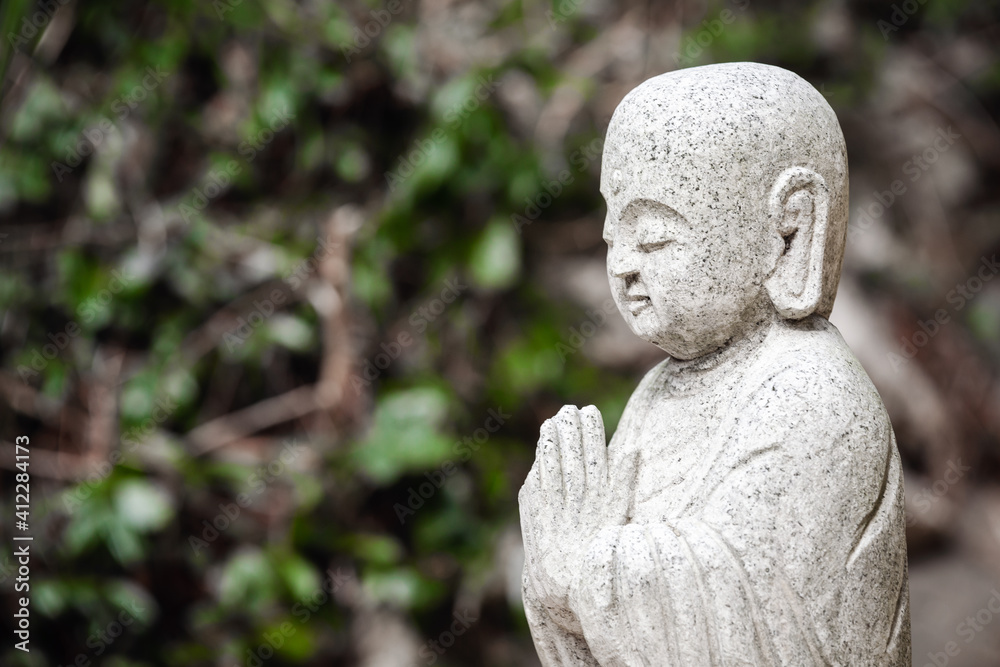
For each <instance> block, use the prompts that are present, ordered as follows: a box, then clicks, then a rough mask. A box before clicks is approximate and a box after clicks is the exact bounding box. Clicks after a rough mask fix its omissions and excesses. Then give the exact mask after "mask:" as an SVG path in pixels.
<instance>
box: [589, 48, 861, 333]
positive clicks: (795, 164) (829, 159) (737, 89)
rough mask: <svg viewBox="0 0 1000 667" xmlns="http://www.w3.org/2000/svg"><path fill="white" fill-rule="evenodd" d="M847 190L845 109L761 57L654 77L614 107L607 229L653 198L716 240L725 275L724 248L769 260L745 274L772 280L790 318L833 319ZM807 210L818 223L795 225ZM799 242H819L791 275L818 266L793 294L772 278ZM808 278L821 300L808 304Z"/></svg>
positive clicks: (605, 187)
mask: <svg viewBox="0 0 1000 667" xmlns="http://www.w3.org/2000/svg"><path fill="white" fill-rule="evenodd" d="M847 186H848V183H847V150H846V147H845V145H844V137H843V134H842V133H841V130H840V125H839V123H838V122H837V117H836V114H835V113H834V112H833V110H832V109H831V108H830V105H829V104H827V102H826V100H825V99H824V98H823V96H822V95H821V94H820V93H819V91H817V90H816V89H815V88H813V87H812V86H811V85H810V84H809V83H808V82H806V81H805V80H804V79H802V78H801V77H799V76H798V75H796V74H794V73H792V72H789V71H787V70H784V69H781V68H778V67H771V66H769V65H761V64H756V63H728V64H721V65H708V66H704V67H694V68H690V69H684V70H679V71H675V72H670V73H667V74H663V75H660V76H657V77H654V78H652V79H649V80H647V81H645V82H644V83H642V84H641V85H640V86H638V87H637V88H635V89H634V90H632V91H631V92H630V93H629V94H628V95H626V96H625V98H624V99H623V100H622V102H621V103H620V104H619V106H618V108H617V109H616V110H615V113H614V116H613V117H612V119H611V124H610V126H609V128H608V136H607V140H606V142H605V153H604V162H603V168H602V173H601V192H602V193H603V194H604V196H605V199H606V200H607V202H608V222H607V225H606V229H605V235H606V237H607V236H608V235H609V234H610V235H613V233H614V229H613V228H614V227H615V225H617V224H618V223H619V222H622V221H623V220H626V219H627V218H628V217H629V216H630V215H633V214H634V213H635V210H634V209H635V207H636V206H640V208H641V206H642V205H641V204H637V202H647V204H648V205H649V206H653V204H654V203H655V204H656V205H659V206H662V207H665V208H664V210H669V214H670V215H671V216H675V217H676V218H677V219H678V220H684V221H685V222H686V224H687V225H688V226H690V227H692V228H693V229H694V230H695V233H696V235H700V236H701V237H702V238H701V241H702V244H703V245H705V244H708V245H711V246H712V247H713V248H714V250H715V252H713V253H711V256H712V257H714V260H715V261H716V262H717V263H718V267H717V268H718V269H719V270H720V271H725V270H727V267H726V265H727V264H729V263H731V260H732V259H733V258H732V256H730V255H729V254H728V253H725V252H723V248H724V247H725V246H728V247H730V248H732V247H740V248H742V253H743V256H744V257H746V258H747V259H748V261H749V259H750V258H751V256H752V257H756V258H761V259H762V261H761V262H759V266H757V267H756V269H755V272H753V273H752V275H746V276H744V279H745V280H753V281H756V282H757V283H758V284H764V283H765V282H767V281H768V280H769V279H771V280H772V282H771V283H768V287H767V289H768V290H769V292H770V293H771V296H772V300H773V301H774V305H775V307H776V308H777V310H778V312H779V313H781V314H782V315H783V316H784V317H787V318H791V319H796V318H799V317H804V316H806V315H809V314H812V313H817V314H820V315H824V316H828V315H829V313H830V310H831V309H832V307H833V299H834V296H835V295H836V288H837V282H838V280H839V277H840V276H839V274H840V265H841V259H842V257H843V248H844V240H845V236H846V231H847V214H848V187H847ZM801 193H805V194H801ZM820 205H822V208H823V209H824V210H822V211H821V210H819V206H820ZM803 206H806V207H811V209H810V210H812V211H813V213H815V214H816V215H817V217H818V218H821V219H820V220H818V221H817V224H816V225H813V226H811V227H809V228H808V229H806V228H805V227H803V231H804V233H803V234H801V235H800V234H799V233H798V231H797V229H798V228H795V229H793V226H794V221H795V219H797V218H796V216H797V215H798V213H797V212H798V211H799V209H801V208H802V207H803ZM630 207H631V208H630ZM789 220H791V222H790V221H789ZM814 232H815V233H817V236H816V238H812V237H813V236H814ZM806 235H808V236H809V237H810V238H809V239H804V238H803V237H804V236H806ZM796 238H797V240H798V242H799V245H803V244H802V242H803V241H804V240H805V241H807V242H808V245H809V246H810V247H809V248H802V252H800V253H799V255H800V257H799V258H798V259H796V258H791V259H788V260H787V261H784V264H786V265H788V266H787V267H786V268H785V269H784V275H785V277H788V274H789V273H790V272H791V273H792V274H794V273H795V271H793V269H796V267H793V266H791V265H792V264H799V263H800V260H801V261H804V262H806V263H809V261H810V259H811V260H812V262H811V263H812V271H811V273H810V270H809V269H810V267H808V266H806V267H804V268H803V267H798V268H799V269H802V270H803V271H804V273H803V276H802V277H803V281H804V283H803V289H802V290H799V292H800V293H798V294H791V295H790V296H788V299H784V297H782V296H781V295H777V292H778V291H780V290H778V289H777V288H776V287H774V283H773V281H774V280H775V279H774V274H776V273H777V274H781V273H782V270H783V269H782V263H783V261H782V260H783V259H784V255H785V250H784V248H785V247H786V246H788V247H789V249H790V250H793V251H794V248H793V244H794V241H795V240H796ZM786 242H787V243H786ZM779 245H780V246H781V247H780V248H779ZM817 261H818V264H817ZM609 270H610V267H609ZM792 277H793V278H794V277H795V276H794V275H793V276H792ZM805 283H809V284H808V285H807V284H805ZM810 285H811V288H812V290H813V292H815V298H813V299H812V302H811V304H805V302H804V299H805V300H808V299H807V297H808V292H809V288H810ZM772 288H773V289H772ZM797 289H798V288H797V287H793V288H792V291H793V292H795V291H796V290H797ZM803 295H804V296H803ZM734 307H735V305H734Z"/></svg>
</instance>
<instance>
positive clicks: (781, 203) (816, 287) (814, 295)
mask: <svg viewBox="0 0 1000 667" xmlns="http://www.w3.org/2000/svg"><path fill="white" fill-rule="evenodd" d="M829 202H830V196H829V192H828V190H827V187H826V181H824V180H823V177H822V176H820V175H819V174H817V173H816V172H815V171H813V170H812V169H807V168H805V167H791V168H789V169H786V170H785V171H783V172H782V173H781V175H780V176H778V179H777V180H776V181H775V183H774V186H773V187H772V188H771V195H770V197H769V199H768V213H769V216H770V222H771V227H770V228H771V230H772V232H773V233H774V234H776V235H778V236H779V237H780V238H781V239H782V240H783V241H784V250H783V251H782V252H781V254H780V256H779V257H778V259H777V262H776V263H775V266H774V270H773V271H772V272H771V275H770V276H769V277H768V279H767V281H766V282H765V283H764V285H765V287H766V288H767V293H768V295H769V296H770V297H771V302H772V303H773V304H774V307H775V309H776V310H777V311H778V314H780V315H781V316H782V317H784V318H787V319H792V320H798V319H802V318H803V317H806V316H808V315H811V314H812V313H813V312H814V311H815V310H816V308H817V307H818V306H819V302H820V299H821V298H822V297H823V259H824V252H825V249H826V233H827V218H828V214H829Z"/></svg>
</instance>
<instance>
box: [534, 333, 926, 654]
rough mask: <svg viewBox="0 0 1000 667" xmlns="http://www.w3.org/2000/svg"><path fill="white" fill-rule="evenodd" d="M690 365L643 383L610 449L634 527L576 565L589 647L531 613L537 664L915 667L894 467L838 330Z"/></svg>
mask: <svg viewBox="0 0 1000 667" xmlns="http://www.w3.org/2000/svg"><path fill="white" fill-rule="evenodd" d="M723 356H725V355H723ZM685 364H686V362H676V361H674V360H667V361H665V362H663V363H662V364H660V365H658V366H657V367H655V368H654V369H652V370H651V371H650V372H649V373H648V374H647V375H646V377H645V378H644V379H643V381H642V383H641V384H640V385H639V387H638V389H637V390H636V391H635V393H634V394H633V396H632V398H631V399H630V401H629V403H628V406H627V407H626V409H625V412H624V414H623V416H622V419H621V422H620V424H619V427H618V430H617V432H616V433H615V435H614V437H613V438H612V441H611V443H610V445H609V457H610V458H611V460H612V461H614V460H615V459H620V458H621V457H623V456H625V455H626V454H627V453H628V452H630V451H633V450H635V449H636V448H638V449H639V450H641V454H640V456H641V460H640V463H639V467H638V473H637V477H636V479H635V483H634V484H633V486H632V488H630V489H626V490H624V492H628V493H631V494H633V495H632V501H631V505H630V508H631V509H630V512H629V518H628V520H627V522H626V523H625V525H617V526H605V527H602V528H601V529H600V530H599V532H597V533H596V536H595V537H593V539H592V540H591V541H590V543H589V544H588V545H587V546H586V548H585V553H584V554H583V555H582V556H581V557H580V562H579V564H578V565H579V567H578V574H577V575H576V577H575V581H574V583H573V586H572V588H571V590H570V596H569V601H570V606H571V612H572V614H574V615H575V616H576V618H577V619H578V620H579V625H580V627H582V630H583V636H582V637H581V636H579V635H577V634H573V633H571V632H569V631H567V630H565V629H564V628H563V627H561V626H559V625H557V624H556V623H555V622H554V621H553V619H551V618H549V617H548V615H547V613H546V612H545V611H544V610H543V609H542V608H541V607H540V606H539V605H537V604H536V603H535V602H534V601H533V600H531V599H530V597H527V598H526V600H525V603H526V610H527V614H528V620H529V623H530V625H531V627H532V633H533V635H534V637H535V643H536V647H537V648H538V651H539V655H540V656H541V658H542V663H543V664H544V665H546V666H557V665H558V666H562V665H601V666H602V667H637V666H640V665H649V666H653V665H655V666H658V667H659V666H663V665H670V666H678V667H691V666H702V665H705V666H708V665H711V666H716V665H719V666H726V667H729V666H735V665H741V666H742V665H746V666H751V665H753V666H765V665H794V666H797V667H798V666H803V665H817V666H818V665H844V666H850V667H860V666H866V665H873V666H874V665H878V666H882V665H885V666H892V667H903V666H904V665H905V666H907V667H908V666H909V665H910V639H909V632H910V622H909V608H908V600H909V595H908V590H907V578H906V543H905V534H904V533H905V525H904V513H903V477H902V469H901V465H900V459H899V453H898V451H897V449H896V444H895V437H894V435H893V432H892V426H891V424H890V423H889V419H888V416H887V415H886V412H885V409H884V407H883V405H882V402H881V400H880V398H879V396H878V393H877V392H876V390H875V388H874V386H873V385H872V384H871V381H870V380H869V378H868V376H867V375H866V373H865V372H864V370H863V369H862V367H861V365H860V364H859V363H858V361H857V360H856V359H855V357H854V356H853V354H852V353H851V351H850V350H849V349H848V347H847V345H846V343H845V342H844V341H843V339H842V338H841V336H840V334H839V332H837V330H836V329H835V328H834V327H833V326H832V325H831V324H830V323H829V322H827V321H826V320H825V319H823V318H821V317H816V316H814V317H809V318H807V319H806V320H804V321H802V322H797V323H789V322H782V323H779V324H778V325H776V326H774V327H773V328H771V330H770V332H769V333H768V334H767V337H766V338H765V339H764V340H763V341H762V342H761V343H760V344H759V345H757V347H756V348H755V350H754V351H753V352H750V353H749V354H747V355H745V356H739V355H737V356H732V355H730V356H728V357H726V358H724V359H722V358H714V357H713V358H712V359H711V360H710V361H708V362H701V361H698V360H696V361H695V362H694V364H693V365H692V364H687V365H685ZM653 414H655V415H657V418H656V419H650V415H653ZM526 576H527V574H526ZM526 591H527V588H526ZM526 596H527V592H526Z"/></svg>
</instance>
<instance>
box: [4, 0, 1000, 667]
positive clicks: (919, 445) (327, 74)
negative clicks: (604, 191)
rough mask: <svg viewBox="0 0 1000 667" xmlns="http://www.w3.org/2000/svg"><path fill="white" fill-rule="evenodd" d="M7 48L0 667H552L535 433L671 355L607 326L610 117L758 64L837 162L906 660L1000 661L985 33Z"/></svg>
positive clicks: (607, 396)
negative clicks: (20, 548) (872, 391)
mask: <svg viewBox="0 0 1000 667" xmlns="http://www.w3.org/2000/svg"><path fill="white" fill-rule="evenodd" d="M0 27H2V47H0V49H2V50H0V81H2V83H3V87H2V101H0V141H2V147H0V302H2V308H3V314H2V320H0V406H2V409H0V441H2V442H0V448H2V451H0V466H2V468H3V471H2V475H0V479H2V493H0V512H2V521H0V525H2V526H3V533H2V540H0V580H2V582H0V585H2V595H3V597H2V598H0V605H2V610H3V613H2V616H3V621H2V622H0V627H2V628H3V633H2V636H3V637H4V638H5V639H4V641H3V644H2V646H0V663H2V664H3V665H12V666H13V665H71V664H72V665H81V666H85V665H91V664H93V665H111V666H114V667H125V666H139V665H212V666H219V667H232V666H235V665H247V666H258V665H262V664H268V665H275V666H277V665H363V666H366V667H395V666H406V667H409V666H411V665H431V664H438V665H487V666H497V667H499V666H506V665H537V664H538V663H537V658H536V657H535V654H534V650H533V647H532V644H531V639H530V636H529V634H528V630H527V625H526V623H525V620H524V615H523V611H522V608H521V604H520V593H519V577H520V568H521V561H522V557H523V556H522V549H521V543H520V534H519V529H518V519H517V507H516V494H517V490H518V488H519V487H520V484H521V482H522V480H523V478H524V475H525V474H526V472H527V470H528V468H529V466H530V464H531V461H532V459H533V454H534V444H535V441H536V439H537V434H538V428H539V425H540V424H541V422H542V421H543V420H544V419H545V418H547V417H549V416H551V415H552V414H554V413H555V412H556V411H557V410H558V408H559V407H560V406H562V405H563V404H564V403H573V404H577V405H581V406H582V405H585V404H590V403H594V404H596V405H597V406H599V407H600V409H601V410H602V412H603V414H604V418H605V421H606V427H607V430H608V431H609V433H610V432H611V431H612V430H613V429H614V427H615V425H616V423H617V420H618V418H619V416H620V414H621V411H622V409H623V407H624V404H625V401H626V400H627V398H628V396H629V395H630V393H631V392H632V390H633V389H634V388H635V386H636V384H637V383H638V381H639V379H640V378H641V377H642V375H643V373H644V372H645V371H646V370H647V369H648V368H650V367H651V366H652V365H654V364H655V363H656V362H657V361H658V360H659V359H660V358H662V356H661V355H662V353H661V352H659V351H658V350H657V349H656V348H654V347H653V346H651V345H649V344H646V343H644V342H642V341H640V340H639V339H637V338H636V337H635V336H633V335H632V334H631V333H630V332H629V331H628V330H627V329H626V327H625V325H624V323H623V321H622V320H621V318H620V316H619V315H618V313H617V311H616V310H615V309H614V307H613V305H612V304H611V302H610V300H609V299H610V293H609V290H608V287H607V282H606V277H605V269H604V259H605V252H606V250H605V246H604V243H603V242H602V240H601V228H602V222H603V216H604V205H603V202H602V200H601V198H600V195H599V193H598V181H599V172H600V156H601V151H602V146H603V137H604V133H605V130H606V127H607V123H608V120H609V118H610V115H611V113H612V112H613V110H614V108H615V106H616V105H617V104H618V102H619V101H620V100H621V98H622V97H623V96H624V95H625V93H626V92H628V91H629V90H630V89H631V88H633V87H634V86H636V85H637V84H638V83H640V82H641V81H643V80H644V79H646V78H648V77H650V76H653V75H656V74H659V73H662V72H665V71H669V70H673V69H677V68H681V67H690V66H695V65H700V64H706V63H712V62H724V61H738V60H752V61H759V62H764V63H770V64H775V65H779V66H782V67H786V68H788V69H791V70H793V71H795V72H797V73H799V74H800V75H802V76H803V77H805V78H806V79H807V80H809V81H810V82H811V83H812V84H813V85H815V86H816V87H817V88H818V89H819V90H820V91H821V92H822V93H823V94H824V95H825V96H826V98H827V99H828V100H829V102H830V104H831V105H832V106H833V108H834V109H835V110H836V112H837V114H838V116H839V117H840V121H841V124H842V126H843V129H844V134H845V136H846V139H847V146H848V152H849V156H850V165H851V200H852V204H851V226H850V233H849V239H848V245H847V257H846V260H845V265H844V273H843V278H842V281H841V286H840V292H839V295H838V299H837V304H836V308H835V310H834V313H833V317H832V320H833V322H834V324H836V325H837V326H838V327H839V328H840V329H841V331H842V332H843V334H844V336H845V338H846V339H847V340H848V342H849V343H850V345H851V346H852V348H853V349H854V350H855V352H856V354H857V355H858V357H859V358H860V360H861V361H862V363H863V364H864V366H865V368H866V369H867V370H868V373H869V374H870V375H871V377H872V379H873V380H874V382H875V384H876V385H877V387H878V389H879V391H880V392H881V394H882V397H883V399H884V401H885V403H886V405H887V407H888V409H889V412H890V414H891V417H892V421H893V424H894V426H895V429H896V433H897V436H898V440H899V447H900V450H901V452H902V456H903V460H904V463H905V468H906V496H907V497H906V502H907V516H908V527H907V538H908V544H909V554H910V586H911V600H912V623H913V641H914V651H913V653H914V664H916V665H923V664H938V665H940V664H944V663H942V662H940V661H941V659H942V658H941V657H940V656H944V658H945V659H946V660H947V661H948V662H947V664H950V665H962V666H967V667H981V666H983V665H1000V613H996V612H995V611H991V610H990V606H991V605H992V607H993V609H994V610H995V609H997V608H1000V475H998V473H1000V279H996V280H994V278H995V277H996V275H997V273H998V272H1000V265H998V264H996V261H997V260H996V253H997V252H998V251H1000V190H998V188H997V187H996V184H997V178H998V175H1000V127H998V122H997V117H998V112H1000V68H998V65H997V55H998V52H997V47H996V44H997V42H998V41H1000V5H998V3H997V2H992V1H991V2H972V1H967V0H901V1H899V2H895V3H888V2H873V1H862V0H852V1H848V0H821V1H818V2H792V1H791V0H789V1H787V2H765V1H764V0H727V1H726V2H716V1H714V0H713V1H693V2H683V1H682V2H662V3H661V2H645V3H642V2H632V1H627V2H609V1H607V0H558V1H556V2H551V3H548V2H537V3H536V2H527V1H523V0H514V1H505V0H494V1H489V0H487V1H484V2H452V1H449V0H427V1H417V0H387V1H386V2H381V1H380V0H373V1H371V2H361V1H359V0H344V1H340V2H337V3H327V2H321V1H319V0H300V1H298V2H296V1H293V0H213V1H212V2H208V1H205V2H192V1H190V0H176V1H167V0H155V1H139V2H132V3H117V2H110V1H109V0H91V1H89V2H75V1H73V0H69V1H67V0H46V1H45V2H37V3H36V2H26V1H24V0H3V2H2V4H0ZM18 436H28V438H30V445H29V450H30V458H29V459H28V461H29V463H30V467H27V470H26V471H27V472H28V473H29V474H30V492H31V495H30V505H31V509H30V513H29V515H28V516H26V517H19V516H16V514H15V511H16V508H15V504H16V503H15V484H16V482H17V475H23V474H24V472H25V467H22V468H21V469H18V467H17V463H18V462H19V461H21V460H19V459H17V458H16V453H22V454H23V452H15V442H23V440H22V441H16V438H17V437H18ZM21 479H22V481H23V479H24V478H23V477H22V478H21ZM817 483H818V484H821V483H823V480H817ZM19 502H21V501H19ZM21 519H27V521H26V522H25V523H26V524H27V527H26V528H19V527H17V524H16V523H15V521H20V520H21ZM18 534H19V535H31V536H33V537H34V540H33V542H32V543H31V565H30V568H31V570H30V580H29V581H30V597H31V606H30V614H31V615H30V619H31V620H30V623H31V625H30V628H31V635H30V653H24V652H22V651H20V650H17V649H15V648H14V644H15V642H16V641H18V639H17V638H16V636H15V635H14V634H13V631H14V629H15V619H14V618H13V616H12V615H13V613H14V612H15V611H16V610H17V609H18V605H17V601H16V598H18V597H20V596H21V595H22V594H21V593H18V594H15V593H14V585H15V583H16V580H17V577H18V576H19V575H18V572H17V567H18V564H17V562H16V559H15V558H14V557H13V556H12V551H13V549H14V548H15V546H17V545H18V544H22V543H18V542H15V541H13V540H12V539H11V537H12V535H18ZM950 642H953V643H954V645H953V646H952V645H951V644H950ZM946 647H949V648H948V649H947V650H948V651H949V653H948V654H947V655H945V653H944V652H945V650H946ZM955 651H957V653H956V652H955ZM928 654H930V655H928ZM930 656H939V657H937V658H932V657H930ZM934 659H936V660H938V662H937V663H934V662H933V660H934Z"/></svg>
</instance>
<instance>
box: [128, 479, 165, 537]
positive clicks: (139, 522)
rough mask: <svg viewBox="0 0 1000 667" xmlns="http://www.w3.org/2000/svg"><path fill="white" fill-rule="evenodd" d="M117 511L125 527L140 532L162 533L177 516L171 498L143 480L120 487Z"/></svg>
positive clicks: (136, 480) (129, 482)
mask: <svg viewBox="0 0 1000 667" xmlns="http://www.w3.org/2000/svg"><path fill="white" fill-rule="evenodd" d="M114 508H115V513H116V514H117V516H118V518H119V519H120V520H121V522H122V523H123V524H124V525H125V526H127V527H129V528H131V529H133V530H135V531H137V532H140V533H144V532H151V531H155V530H159V529H161V528H163V527H164V526H166V525H167V524H168V523H169V522H170V520H171V519H172V518H173V516H174V507H173V501H172V499H171V497H170V495H169V494H168V493H167V492H166V491H164V490H163V489H162V488H160V487H159V486H156V485H154V484H151V483H150V482H148V481H146V480H144V479H128V480H125V481H124V482H121V483H120V484H118V486H117V487H116V488H115V491H114Z"/></svg>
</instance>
